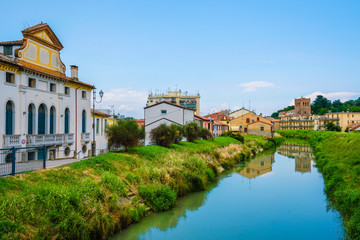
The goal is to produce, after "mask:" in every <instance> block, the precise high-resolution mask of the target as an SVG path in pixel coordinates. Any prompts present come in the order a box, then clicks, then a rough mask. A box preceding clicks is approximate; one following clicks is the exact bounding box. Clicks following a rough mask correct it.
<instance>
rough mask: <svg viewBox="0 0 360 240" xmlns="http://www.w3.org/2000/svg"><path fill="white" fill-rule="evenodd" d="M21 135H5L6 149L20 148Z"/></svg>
mask: <svg viewBox="0 0 360 240" xmlns="http://www.w3.org/2000/svg"><path fill="white" fill-rule="evenodd" d="M20 137H21V135H20V134H19V135H4V147H6V148H7V147H20V146H21V140H20Z"/></svg>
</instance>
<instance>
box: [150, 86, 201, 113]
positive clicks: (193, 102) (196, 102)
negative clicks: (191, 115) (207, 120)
mask: <svg viewBox="0 0 360 240" xmlns="http://www.w3.org/2000/svg"><path fill="white" fill-rule="evenodd" d="M164 101H166V102H170V103H174V104H177V105H180V106H183V107H187V108H191V109H195V114H197V115H199V114H200V94H199V93H198V94H197V95H192V96H191V95H188V93H187V92H185V93H183V92H181V90H179V91H167V94H164V93H162V94H157V93H150V94H149V96H148V101H147V103H146V106H151V105H154V104H156V103H159V102H164Z"/></svg>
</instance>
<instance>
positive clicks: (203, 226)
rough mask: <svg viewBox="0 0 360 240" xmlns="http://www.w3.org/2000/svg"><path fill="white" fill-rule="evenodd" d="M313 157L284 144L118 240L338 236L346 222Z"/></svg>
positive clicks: (295, 239)
mask: <svg viewBox="0 0 360 240" xmlns="http://www.w3.org/2000/svg"><path fill="white" fill-rule="evenodd" d="M312 158H313V154H312V152H311V148H310V147H309V146H301V145H294V144H284V145H283V146H281V147H280V148H278V150H277V153H276V154H275V155H274V154H270V155H262V156H259V157H257V158H255V159H252V160H251V161H250V162H249V163H247V164H245V165H242V166H241V167H236V168H234V169H232V170H231V171H229V172H227V173H225V174H224V175H223V177H222V178H219V179H220V180H219V183H218V184H214V187H213V188H212V189H210V190H208V191H204V192H197V193H193V194H191V195H189V196H187V197H184V198H182V199H180V200H179V201H178V206H177V207H176V208H174V209H172V210H169V211H166V212H162V213H157V214H151V215H150V216H148V217H146V218H144V219H142V220H141V222H140V223H138V224H133V225H131V226H130V227H128V228H127V229H125V230H124V231H122V232H120V233H119V234H118V235H117V236H115V237H114V238H113V239H115V240H119V239H132V240H133V239H172V240H176V239H181V240H182V239H196V240H202V239H206V240H208V239H250V240H251V239H271V240H272V239H273V240H275V239H276V240H279V239H292V240H302V239H339V237H341V235H342V229H341V220H340V218H339V215H338V214H337V212H328V211H326V197H325V195H324V193H323V187H324V184H323V180H322V178H321V174H320V173H318V171H317V170H316V168H315V169H314V170H313V171H311V165H312V164H314V163H313V162H312V161H311V160H312ZM294 159H295V160H294ZM294 164H295V172H301V173H306V174H295V173H294V171H293V169H294ZM234 172H235V174H233V173H234ZM270 172H271V174H269V173H270ZM265 175H266V178H264V177H263V176H265ZM259 176H261V177H259ZM246 178H247V179H249V182H250V181H251V184H252V186H253V187H251V188H249V187H248V181H244V180H245V179H246ZM259 226H263V227H262V228H261V231H259ZM298 229H301V231H298Z"/></svg>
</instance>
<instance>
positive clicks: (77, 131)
mask: <svg viewBox="0 0 360 240" xmlns="http://www.w3.org/2000/svg"><path fill="white" fill-rule="evenodd" d="M0 65H3V64H0ZM11 70H12V71H11ZM6 72H13V73H15V82H14V83H13V84H10V83H6ZM29 78H33V79H35V81H36V84H35V87H34V88H32V87H29V84H28V82H29ZM50 84H55V86H56V87H55V91H54V92H51V91H50ZM0 86H1V87H0V103H1V104H0V112H1V113H2V114H0V126H2V127H0V136H3V135H4V134H5V111H6V103H7V102H8V101H9V100H10V101H12V102H13V105H14V110H13V111H14V114H13V118H14V121H13V128H14V133H13V135H20V136H21V137H20V138H21V141H20V142H21V143H22V144H21V145H19V147H25V146H28V143H27V135H28V129H29V126H28V114H29V111H28V109H29V105H30V104H33V106H34V108H35V113H34V117H33V135H36V134H38V112H39V107H40V105H41V104H43V105H44V106H45V110H46V115H45V118H46V120H45V134H49V133H50V109H51V107H54V108H55V118H54V124H55V131H54V134H64V131H65V109H66V108H68V109H69V110H70V117H69V133H72V134H74V143H72V144H62V145H56V146H54V145H49V147H48V158H50V152H51V151H55V156H53V157H54V158H72V157H74V153H79V154H78V158H83V157H86V156H88V153H87V152H81V149H82V147H83V146H84V145H85V146H86V147H87V148H88V149H90V142H84V141H82V139H81V131H82V111H83V110H85V111H86V116H87V117H86V131H87V132H89V133H91V121H90V102H91V98H90V92H89V91H88V90H86V93H87V94H86V97H85V98H82V94H81V91H85V90H84V89H81V88H79V89H76V88H78V86H77V87H76V88H75V87H74V86H68V87H69V88H70V92H69V95H66V94H65V93H64V89H65V85H64V82H62V81H58V80H55V79H52V78H47V77H44V76H42V75H37V74H33V73H31V72H18V71H17V70H16V68H14V69H11V68H7V69H4V67H2V69H1V67H0ZM76 92H77V119H76V115H75V114H76V102H75V100H76ZM3 113H4V114H3ZM0 148H5V146H4V138H3V137H1V138H0ZM66 148H70V153H69V154H68V155H66V154H65V149H66ZM79 151H80V152H79ZM66 153H68V151H66ZM51 157H52V156H51Z"/></svg>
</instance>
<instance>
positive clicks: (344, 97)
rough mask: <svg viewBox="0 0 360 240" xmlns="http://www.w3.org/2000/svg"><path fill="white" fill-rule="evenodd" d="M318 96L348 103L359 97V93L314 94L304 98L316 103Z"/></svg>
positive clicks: (292, 103)
mask: <svg viewBox="0 0 360 240" xmlns="http://www.w3.org/2000/svg"><path fill="white" fill-rule="evenodd" d="M318 95H322V96H324V97H326V98H327V99H329V100H331V101H334V100H338V99H340V101H342V102H346V101H348V100H350V99H351V98H352V97H354V96H356V95H359V93H355V92H330V93H323V92H313V93H311V94H309V95H306V96H304V97H305V98H310V99H311V101H314V100H315V99H316V96H318ZM290 105H294V100H292V101H291V102H290Z"/></svg>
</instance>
